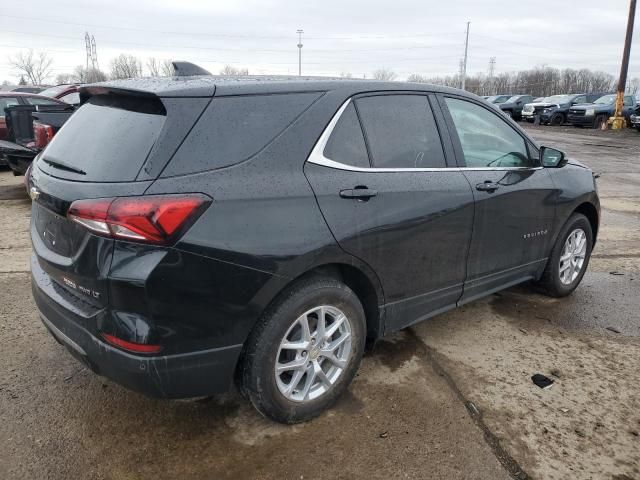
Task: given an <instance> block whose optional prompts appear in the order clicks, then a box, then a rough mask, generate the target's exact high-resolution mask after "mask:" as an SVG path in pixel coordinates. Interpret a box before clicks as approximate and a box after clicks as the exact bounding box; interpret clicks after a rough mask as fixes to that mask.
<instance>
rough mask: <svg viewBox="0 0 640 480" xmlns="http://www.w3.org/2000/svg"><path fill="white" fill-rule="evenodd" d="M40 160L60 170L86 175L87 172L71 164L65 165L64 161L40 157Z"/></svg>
mask: <svg viewBox="0 0 640 480" xmlns="http://www.w3.org/2000/svg"><path fill="white" fill-rule="evenodd" d="M42 161H43V162H44V163H48V164H49V165H51V166H52V167H54V168H59V169H60V170H67V171H68V172H73V173H79V174H80V175H86V174H87V172H85V171H84V170H80V169H79V168H77V167H72V166H71V165H67V164H66V163H62V162H58V161H53V160H46V159H44V158H43V159H42Z"/></svg>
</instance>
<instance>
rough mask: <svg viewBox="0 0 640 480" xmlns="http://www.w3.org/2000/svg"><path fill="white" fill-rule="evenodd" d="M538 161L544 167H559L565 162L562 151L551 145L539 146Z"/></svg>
mask: <svg viewBox="0 0 640 480" xmlns="http://www.w3.org/2000/svg"><path fill="white" fill-rule="evenodd" d="M540 163H541V164H542V166H543V167H545V168H560V167H564V166H565V165H566V164H567V158H566V157H565V155H564V152H561V151H560V150H556V149H555V148H551V147H540Z"/></svg>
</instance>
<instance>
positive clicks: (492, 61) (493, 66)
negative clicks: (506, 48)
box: [485, 57, 496, 95]
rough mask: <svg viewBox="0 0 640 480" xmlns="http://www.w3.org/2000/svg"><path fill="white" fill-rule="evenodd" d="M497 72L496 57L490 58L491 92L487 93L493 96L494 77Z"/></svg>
mask: <svg viewBox="0 0 640 480" xmlns="http://www.w3.org/2000/svg"><path fill="white" fill-rule="evenodd" d="M495 71H496V57H490V58H489V91H488V92H485V93H488V94H489V95H493V75H494V73H495Z"/></svg>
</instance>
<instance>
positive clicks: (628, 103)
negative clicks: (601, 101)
mask: <svg viewBox="0 0 640 480" xmlns="http://www.w3.org/2000/svg"><path fill="white" fill-rule="evenodd" d="M623 104H624V105H626V106H629V107H631V106H633V105H635V104H636V102H635V99H634V98H633V97H631V96H629V95H625V97H624V103H623Z"/></svg>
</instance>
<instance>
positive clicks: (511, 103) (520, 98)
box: [499, 95, 533, 120]
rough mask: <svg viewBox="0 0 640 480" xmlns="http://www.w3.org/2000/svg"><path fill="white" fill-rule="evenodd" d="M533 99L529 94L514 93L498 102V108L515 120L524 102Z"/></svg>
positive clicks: (517, 118)
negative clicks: (505, 99)
mask: <svg viewBox="0 0 640 480" xmlns="http://www.w3.org/2000/svg"><path fill="white" fill-rule="evenodd" d="M531 101H533V97H532V96H531V95H514V96H512V97H510V98H509V99H508V100H507V101H506V102H503V103H500V104H499V106H500V110H502V111H503V112H504V114H505V115H506V116H507V117H512V118H513V119H515V120H519V119H520V118H521V116H522V115H521V114H522V109H523V108H524V106H525V104H527V103H530V102H531Z"/></svg>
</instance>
